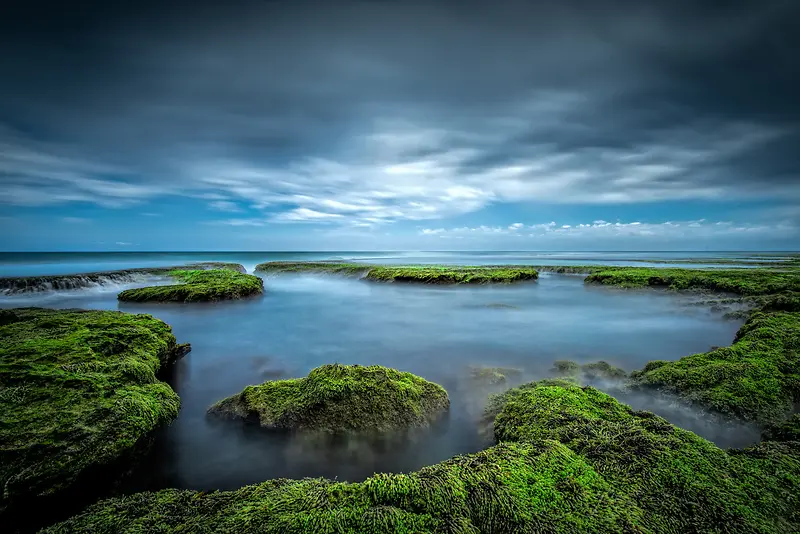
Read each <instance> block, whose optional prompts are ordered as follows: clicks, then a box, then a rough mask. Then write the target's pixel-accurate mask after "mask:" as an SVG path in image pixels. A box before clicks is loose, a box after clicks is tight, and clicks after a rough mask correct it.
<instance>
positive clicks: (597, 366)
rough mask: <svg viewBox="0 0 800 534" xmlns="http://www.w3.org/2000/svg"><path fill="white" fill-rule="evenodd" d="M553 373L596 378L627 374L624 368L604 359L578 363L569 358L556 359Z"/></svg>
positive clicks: (612, 377) (564, 375)
mask: <svg viewBox="0 0 800 534" xmlns="http://www.w3.org/2000/svg"><path fill="white" fill-rule="evenodd" d="M551 371H552V372H553V373H555V374H556V375H558V376H559V377H562V378H574V379H578V378H585V379H588V380H596V379H598V378H600V379H605V380H622V379H624V378H626V377H627V376H628V373H626V372H625V370H624V369H620V368H619V367H614V366H613V365H611V364H610V363H608V362H606V361H602V360H601V361H599V362H592V363H584V364H579V363H577V362H573V361H571V360H556V361H554V362H553V369H552V370H551Z"/></svg>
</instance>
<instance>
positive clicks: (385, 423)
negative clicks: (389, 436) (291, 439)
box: [209, 364, 450, 433]
mask: <svg viewBox="0 0 800 534" xmlns="http://www.w3.org/2000/svg"><path fill="white" fill-rule="evenodd" d="M449 407H450V400H449V399H448V397H447V392H446V391H445V390H444V389H443V388H442V387H441V386H439V385H437V384H434V383H432V382H428V381H427V380H425V379H423V378H420V377H418V376H415V375H412V374H411V373H404V372H400V371H396V370H395V369H389V368H386V367H381V366H378V365H372V366H369V367H365V366H361V365H339V364H333V365H323V366H322V367H317V368H316V369H313V370H312V371H311V372H310V373H309V374H308V376H307V377H305V378H295V379H290V380H273V381H267V382H264V383H263V384H261V385H259V386H248V387H246V388H245V389H244V390H243V391H242V392H241V393H239V394H238V395H234V396H232V397H228V398H227V399H223V400H221V401H220V402H218V403H217V404H215V405H214V406H212V407H211V408H210V409H209V414H211V415H216V416H221V417H224V418H233V419H242V420H249V419H250V420H252V419H256V420H258V422H259V424H260V425H261V426H262V427H265V428H269V429H273V430H310V431H320V432H327V433H343V432H367V433H373V432H374V433H378V432H393V431H402V430H405V429H410V428H419V427H426V426H428V425H429V424H430V423H432V422H434V421H435V420H436V419H438V418H439V417H440V416H441V415H442V414H443V412H445V411H447V409H448V408H449Z"/></svg>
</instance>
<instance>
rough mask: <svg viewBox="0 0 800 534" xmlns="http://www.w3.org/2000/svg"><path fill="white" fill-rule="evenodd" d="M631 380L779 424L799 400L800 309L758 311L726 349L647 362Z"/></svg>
mask: <svg viewBox="0 0 800 534" xmlns="http://www.w3.org/2000/svg"><path fill="white" fill-rule="evenodd" d="M632 378H633V379H634V380H635V383H636V384H638V385H640V386H645V387H654V388H659V389H664V390H667V391H670V392H673V393H677V394H678V395H680V396H682V397H684V398H685V399H687V400H690V401H692V402H696V403H698V404H700V405H702V406H703V407H705V408H708V409H711V410H714V411H717V412H720V413H723V414H727V415H731V416H735V417H739V418H743V419H746V420H750V421H755V422H757V423H760V424H764V425H768V424H771V423H776V422H780V421H782V420H783V419H784V418H785V417H786V416H787V415H789V414H791V413H792V411H794V406H795V405H796V403H798V402H800V313H793V312H756V313H754V314H752V315H751V316H750V318H749V319H748V320H747V322H746V323H745V324H744V325H743V326H742V327H741V328H740V329H739V332H738V333H737V334H736V339H735V340H734V343H733V345H731V346H730V347H722V348H719V349H716V350H712V351H710V352H705V353H701V354H694V355H692V356H686V357H684V358H681V359H680V360H677V361H674V362H664V361H658V362H650V363H648V364H647V365H646V366H645V367H644V369H643V370H642V371H639V372H636V373H633V374H632Z"/></svg>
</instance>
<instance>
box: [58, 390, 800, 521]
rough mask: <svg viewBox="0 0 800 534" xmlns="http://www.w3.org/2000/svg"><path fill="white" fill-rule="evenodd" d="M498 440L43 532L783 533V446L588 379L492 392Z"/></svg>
mask: <svg viewBox="0 0 800 534" xmlns="http://www.w3.org/2000/svg"><path fill="white" fill-rule="evenodd" d="M494 401H495V402H494V403H493V404H492V406H491V409H493V410H495V412H494V414H496V418H497V421H496V425H495V431H496V432H497V437H498V439H499V440H504V441H502V443H500V444H498V445H495V446H493V447H490V448H488V449H486V450H484V451H481V452H478V453H475V454H469V455H464V456H457V457H455V458H452V459H450V460H447V461H444V462H441V463H439V464H436V465H433V466H430V467H425V468H423V469H420V470H419V471H416V472H412V473H408V474H376V475H374V476H372V477H370V478H368V479H367V480H365V481H364V482H358V483H346V482H335V481H330V480H324V479H304V480H286V479H278V480H270V481H267V482H263V483H260V484H256V485H252V486H246V487H244V488H241V489H240V490H237V491H229V492H210V493H205V492H195V491H186V490H164V491H159V492H153V493H150V492H148V493H138V494H135V495H128V496H124V497H118V498H114V499H108V500H105V501H102V502H100V503H98V504H96V505H94V506H92V507H90V508H89V509H87V510H85V511H84V512H83V513H81V514H80V515H78V516H76V517H73V518H72V519H70V520H68V521H66V522H64V523H61V524H58V525H55V526H53V527H51V528H49V529H47V530H46V531H45V532H46V533H47V534H61V533H68V532H69V533H74V532H79V533H82V532H87V533H88V532H115V533H117V532H119V533H123V534H127V533H130V534H134V533H139V532H151V531H155V532H213V533H228V532H237V533H242V534H250V533H252V534H255V533H288V534H293V533H298V534H299V533H305V532H331V533H333V532H341V533H345V532H365V533H375V534H378V533H381V534H383V533H410V532H415V533H416V532H419V533H433V532H437V533H438V532H451V533H470V534H475V533H481V532H486V533H508V532H537V533H570V534H572V533H578V534H580V533H592V534H594V533H615V534H616V533H621V532H627V533H638V532H641V533H654V534H655V533H662V532H663V533H672V532H674V533H679V532H726V533H748V534H749V533H752V532H759V533H776V534H777V533H784V532H796V531H797V529H798V527H800V516H799V515H798V509H797V506H796V504H797V503H796V501H794V500H793V499H796V495H797V494H798V491H800V480H799V475H798V473H800V463H799V462H798V459H797V457H796V456H793V455H792V453H791V452H790V451H789V449H787V448H786V447H785V446H784V445H783V444H780V443H771V444H766V445H762V446H759V447H755V448H752V449H745V450H742V451H731V452H726V451H723V450H721V449H719V448H718V447H716V446H714V445H713V444H711V443H709V442H707V441H705V440H703V439H701V438H699V437H697V436H696V435H694V434H692V433H690V432H686V431H683V430H680V429H677V428H675V427H674V426H672V425H670V424H669V423H667V422H666V421H665V420H663V419H661V418H660V417H657V416H654V415H652V414H649V413H647V412H634V411H632V410H631V409H630V408H628V407H627V406H624V405H622V404H620V403H618V402H617V401H615V400H614V399H613V398H611V397H609V396H608V395H605V394H603V393H601V392H599V391H597V390H595V389H592V388H579V387H577V386H574V385H571V384H568V383H566V382H560V381H549V382H540V383H537V384H528V385H526V386H523V387H520V388H518V389H515V390H511V391H509V392H508V393H506V394H504V395H501V396H499V397H495V398H494Z"/></svg>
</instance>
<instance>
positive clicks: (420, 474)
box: [46, 442, 638, 534]
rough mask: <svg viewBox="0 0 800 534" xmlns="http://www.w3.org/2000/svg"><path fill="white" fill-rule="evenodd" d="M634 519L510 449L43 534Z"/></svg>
mask: <svg viewBox="0 0 800 534" xmlns="http://www.w3.org/2000/svg"><path fill="white" fill-rule="evenodd" d="M630 511H631V507H630V505H629V504H628V503H626V502H623V501H622V500H621V499H620V498H619V497H618V496H617V495H615V492H614V491H613V488H611V487H610V486H609V485H608V484H607V483H605V481H604V480H603V478H602V477H601V476H600V475H599V474H598V473H597V472H596V471H594V470H593V469H592V468H591V467H590V466H589V465H588V464H587V462H586V460H585V459H583V458H582V457H580V456H579V455H577V454H575V453H573V452H572V451H570V450H569V449H568V448H567V447H564V446H563V445H560V444H558V443H555V442H541V443H536V444H528V443H525V444H521V443H508V444H502V445H498V446H496V447H492V448H490V449H487V450H485V451H482V452H479V453H476V454H472V455H468V456H459V457H456V458H453V459H451V460H448V461H446V462H442V463H440V464H437V465H434V466H431V467H426V468H423V469H421V470H419V471H417V472H414V473H410V474H376V475H375V476H373V477H371V478H369V479H367V480H365V481H364V482H360V483H342V482H331V481H327V480H321V479H306V480H284V479H281V480H272V481H268V482H264V483H261V484H257V485H254V486H247V487H244V488H242V489H240V490H238V491H235V492H215V493H207V494H206V493H198V492H193V491H179V490H165V491H161V492H158V493H142V494H137V495H132V496H128V497H122V498H117V499H110V500H107V501H104V502H101V503H99V504H98V505H96V506H93V507H92V508H90V509H88V510H86V511H85V512H84V513H83V514H81V515H80V516H77V517H75V518H73V519H71V520H69V521H67V522H65V523H62V524H60V525H57V526H54V527H52V528H50V529H48V530H47V531H46V532H49V533H66V532H119V533H138V532H183V531H190V532H220V533H222V532H226V533H227V532H237V533H242V534H247V533H273V532H274V533H281V534H283V533H286V534H292V533H306V532H329V533H349V532H363V533H376V534H378V533H380V534H383V533H426V532H428V533H433V532H452V533H479V532H498V533H501V532H502V533H505V532H563V533H574V532H634V531H635V529H634V526H635V524H636V523H637V520H638V518H637V517H635V516H634V515H632V514H630V513H629V512H630Z"/></svg>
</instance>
